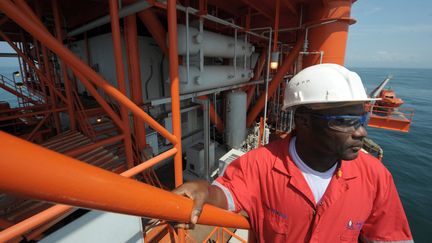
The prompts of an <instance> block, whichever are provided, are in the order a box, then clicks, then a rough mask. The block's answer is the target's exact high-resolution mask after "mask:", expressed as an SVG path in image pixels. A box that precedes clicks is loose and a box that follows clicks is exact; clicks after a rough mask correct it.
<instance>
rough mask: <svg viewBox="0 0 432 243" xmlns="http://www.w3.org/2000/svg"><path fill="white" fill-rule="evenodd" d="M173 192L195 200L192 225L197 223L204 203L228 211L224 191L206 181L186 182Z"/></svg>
mask: <svg viewBox="0 0 432 243" xmlns="http://www.w3.org/2000/svg"><path fill="white" fill-rule="evenodd" d="M173 192H174V193H175V194H179V195H183V196H186V197H188V198H190V199H192V200H193V202H194V203H193V208H192V214H191V223H192V224H196V223H197V221H198V218H199V216H200V215H201V211H202V209H203V206H204V203H208V204H211V205H213V206H216V207H219V208H222V209H227V206H226V205H227V203H226V197H225V194H224V193H223V191H222V189H220V188H219V187H217V186H212V185H210V184H209V183H208V182H207V181H204V180H199V181H191V182H186V183H184V184H183V185H181V186H179V187H178V188H176V189H174V190H173Z"/></svg>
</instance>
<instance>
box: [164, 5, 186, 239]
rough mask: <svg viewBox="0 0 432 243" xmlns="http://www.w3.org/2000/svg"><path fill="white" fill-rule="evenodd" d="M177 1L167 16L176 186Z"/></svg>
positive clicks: (177, 180)
mask: <svg viewBox="0 0 432 243" xmlns="http://www.w3.org/2000/svg"><path fill="white" fill-rule="evenodd" d="M176 5H177V3H176V1H175V0H168V4H167V15H168V36H169V45H168V46H169V47H168V54H169V55H168V57H169V75H170V80H171V111H172V123H173V133H174V136H175V137H176V140H177V141H176V143H175V144H174V148H176V149H177V153H176V154H175V155H174V174H175V186H176V187H178V186H180V185H181V184H183V168H182V147H181V120H180V119H181V116H180V95H179V93H180V87H179V77H178V50H177V49H178V46H177V10H176ZM178 236H179V241H180V242H185V231H184V229H179V230H178Z"/></svg>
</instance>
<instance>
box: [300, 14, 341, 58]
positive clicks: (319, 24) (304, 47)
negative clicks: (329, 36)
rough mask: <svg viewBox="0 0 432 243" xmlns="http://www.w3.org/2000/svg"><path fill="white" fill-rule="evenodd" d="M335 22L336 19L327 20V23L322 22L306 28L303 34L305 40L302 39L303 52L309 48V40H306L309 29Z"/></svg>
mask: <svg viewBox="0 0 432 243" xmlns="http://www.w3.org/2000/svg"><path fill="white" fill-rule="evenodd" d="M334 22H337V20H336V19H333V20H329V21H324V22H321V23H318V24H314V25H310V26H308V27H306V33H305V39H304V43H303V52H307V49H308V46H309V40H308V33H309V29H312V28H315V27H318V26H322V25H326V24H331V23H334Z"/></svg>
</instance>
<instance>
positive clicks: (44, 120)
mask: <svg viewBox="0 0 432 243" xmlns="http://www.w3.org/2000/svg"><path fill="white" fill-rule="evenodd" d="M50 116H51V114H47V115H46V116H45V117H44V118H43V119H42V120H41V121H40V122H39V123H38V124H37V125H36V127H35V128H33V131H32V132H31V133H30V134H29V135H28V136H27V137H26V140H28V141H31V140H32V139H33V136H34V135H35V134H36V132H37V131H38V130H39V128H41V127H42V125H43V124H44V123H45V122H46V121H47V120H48V118H49V117H50Z"/></svg>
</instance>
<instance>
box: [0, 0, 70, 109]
mask: <svg viewBox="0 0 432 243" xmlns="http://www.w3.org/2000/svg"><path fill="white" fill-rule="evenodd" d="M0 2H1V1H0ZM0 37H1V38H2V39H3V40H4V41H6V42H7V43H8V44H9V46H10V47H12V49H14V50H15V52H16V53H17V54H18V56H20V57H21V58H22V59H23V61H24V62H25V63H27V65H29V66H30V67H31V68H32V69H33V70H34V71H35V72H36V74H37V75H38V77H39V78H40V79H41V80H42V81H43V83H44V84H46V85H48V87H53V85H52V84H51V83H50V82H49V80H48V78H47V77H46V76H45V74H44V73H43V72H42V71H41V70H40V69H39V68H38V67H36V65H35V64H34V63H33V62H32V61H31V60H30V59H29V58H28V57H27V56H26V54H24V53H23V52H22V51H21V50H20V49H19V48H18V47H17V46H16V45H15V44H14V43H13V42H12V41H11V40H10V39H9V37H8V36H6V35H5V34H4V33H3V32H2V31H1V30H0ZM53 88H54V87H53ZM53 91H54V93H56V95H57V96H58V97H59V98H60V99H61V100H62V101H63V102H65V103H66V102H67V99H66V98H65V97H64V96H63V95H62V94H61V93H60V92H59V91H58V90H57V89H55V88H54V90H53Z"/></svg>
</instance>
